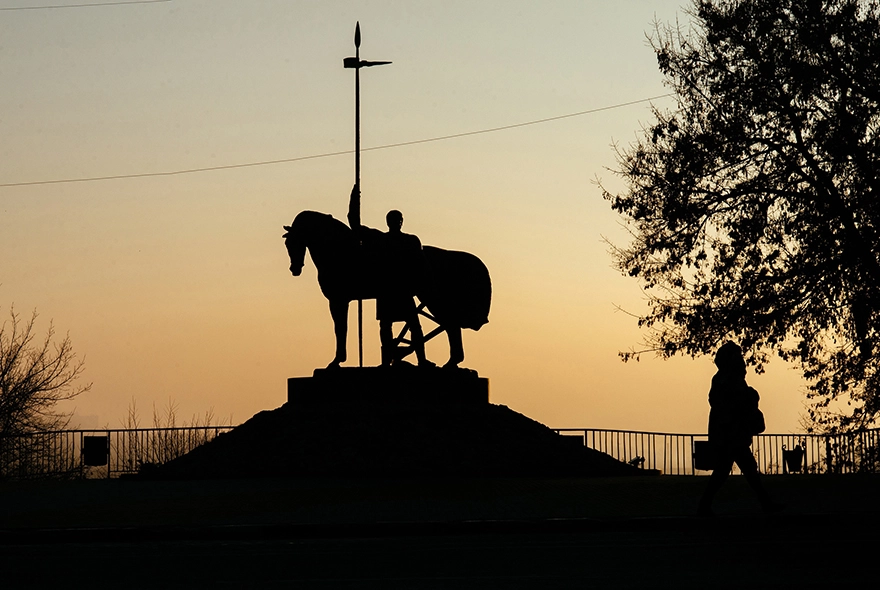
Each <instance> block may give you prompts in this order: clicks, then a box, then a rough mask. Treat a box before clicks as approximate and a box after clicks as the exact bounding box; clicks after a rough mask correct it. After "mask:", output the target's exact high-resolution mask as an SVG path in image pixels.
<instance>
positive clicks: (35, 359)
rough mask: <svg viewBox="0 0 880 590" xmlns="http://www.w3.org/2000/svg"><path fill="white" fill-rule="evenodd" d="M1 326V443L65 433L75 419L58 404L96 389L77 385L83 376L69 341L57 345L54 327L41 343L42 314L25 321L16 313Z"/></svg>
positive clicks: (81, 368) (59, 342) (81, 366)
mask: <svg viewBox="0 0 880 590" xmlns="http://www.w3.org/2000/svg"><path fill="white" fill-rule="evenodd" d="M9 314H10V319H8V320H6V321H4V322H3V324H2V325H0V438H3V437H8V436H13V435H18V434H28V433H33V432H40V431H47V430H60V429H62V428H64V427H65V426H67V423H68V421H69V419H70V416H69V415H67V414H64V413H62V412H59V411H57V409H56V404H57V403H58V402H60V401H63V400H69V399H72V398H74V397H76V396H78V395H79V394H81V393H83V392H85V391H88V390H89V389H90V388H91V384H87V385H76V383H75V382H76V380H77V379H78V378H79V376H80V374H81V373H82V371H83V361H82V360H77V358H76V353H74V352H73V346H72V345H71V342H70V337H69V336H67V335H65V336H64V338H63V339H61V340H60V341H55V329H54V327H53V326H52V324H51V323H50V324H49V329H48V332H47V333H46V337H45V338H44V339H43V340H42V341H39V340H37V339H36V336H37V335H36V333H35V328H34V324H35V322H36V319H37V312H36V311H34V312H33V314H31V317H30V319H28V320H27V321H22V320H21V317H20V316H19V314H17V313H16V312H15V309H14V308H13V309H11V310H10V312H9Z"/></svg>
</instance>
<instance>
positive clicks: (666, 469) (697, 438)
mask: <svg viewBox="0 0 880 590" xmlns="http://www.w3.org/2000/svg"><path fill="white" fill-rule="evenodd" d="M553 430H554V431H555V432H557V433H559V434H561V435H564V436H578V437H581V438H582V439H583V441H584V445H586V446H587V447H589V448H591V449H595V450H597V451H600V452H602V453H605V454H607V455H611V456H612V457H614V458H615V459H617V460H618V461H623V462H624V463H630V464H632V465H636V466H639V467H642V468H644V469H656V470H658V471H660V472H661V473H664V474H669V475H708V474H709V473H710V471H706V470H702V469H697V468H695V461H694V449H695V443H699V442H701V441H707V440H708V435H706V434H676V433H669V432H642V431H634V430H608V429H601V428H554V429H553ZM752 452H753V453H754V455H755V459H756V460H757V462H758V469H759V471H760V472H761V473H764V474H783V473H795V472H797V473H878V472H880V429H877V428H875V429H871V430H862V431H858V432H848V433H842V434H759V435H757V436H755V437H754V438H753V439H752ZM734 471H735V472H737V470H736V469H734Z"/></svg>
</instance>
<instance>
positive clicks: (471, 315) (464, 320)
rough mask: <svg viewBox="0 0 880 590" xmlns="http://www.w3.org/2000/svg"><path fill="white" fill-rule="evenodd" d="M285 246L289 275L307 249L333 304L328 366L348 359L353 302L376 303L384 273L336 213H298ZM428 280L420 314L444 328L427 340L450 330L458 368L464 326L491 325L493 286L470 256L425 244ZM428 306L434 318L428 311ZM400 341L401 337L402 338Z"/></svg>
mask: <svg viewBox="0 0 880 590" xmlns="http://www.w3.org/2000/svg"><path fill="white" fill-rule="evenodd" d="M284 230H285V232H286V233H285V234H284V236H282V237H284V244H285V246H286V247H287V253H288V254H289V256H290V272H291V274H293V276H295V277H296V276H299V275H300V273H302V269H303V265H304V264H305V253H306V249H307V248H308V250H309V254H310V255H311V257H312V261H313V262H314V263H315V267H316V268H317V269H318V284H319V285H320V287H321V292H322V293H323V294H324V297H326V298H327V300H328V301H329V302H330V315H331V316H332V317H333V326H334V332H335V333H336V356H335V357H334V358H333V361H331V362H330V364H329V365H328V368H331V367H338V366H339V364H340V363H342V362H344V361H345V360H346V357H347V354H346V338H347V335H348V304H349V303H350V302H351V301H353V300H356V299H375V298H376V296H377V294H378V293H379V292H380V288H381V285H380V284H379V281H380V277H381V276H382V273H380V272H377V267H378V262H377V261H376V260H375V259H374V258H373V257H372V256H371V254H370V252H369V251H366V250H365V249H364V248H362V247H361V246H360V244H359V243H358V239H357V237H356V236H355V233H354V232H353V231H352V230H351V229H350V228H349V227H348V226H347V225H345V224H344V223H342V222H341V221H339V220H338V219H335V218H334V217H333V216H332V215H328V214H326V213H318V212H316V211H303V212H301V213H299V214H298V215H297V216H296V218H295V219H294V220H293V223H291V224H290V225H289V226H288V225H285V226H284ZM423 252H424V259H425V266H426V268H425V272H424V276H425V280H423V281H421V283H422V285H421V287H420V288H419V290H418V292H417V293H416V296H417V297H418V298H419V301H420V302H421V303H422V305H421V306H420V308H419V309H420V313H421V314H422V315H425V316H427V317H429V318H431V319H433V320H434V321H435V322H436V323H437V324H438V326H439V328H438V329H437V330H435V331H433V332H432V333H430V334H428V335H426V337H425V340H426V341H427V340H428V339H430V338H432V337H433V336H435V335H436V334H437V333H438V332H441V331H445V332H446V335H447V338H448V339H449V361H447V363H446V364H445V365H444V366H445V367H457V366H458V365H459V363H461V362H462V361H463V360H464V347H463V345H462V341H461V330H462V328H469V329H471V330H479V329H480V328H481V327H482V326H483V325H484V324H485V323H487V322H488V321H489V306H490V303H491V300H492V283H491V281H490V279H489V270H488V269H487V268H486V265H484V264H483V262H482V261H481V260H480V259H479V258H477V257H476V256H474V255H473V254H469V253H467V252H456V251H453V250H443V249H442V248H435V247H433V246H424V247H423ZM424 308H427V309H428V310H429V311H430V314H428V313H425V312H424V311H423V309H424ZM399 339H400V338H398V340H399Z"/></svg>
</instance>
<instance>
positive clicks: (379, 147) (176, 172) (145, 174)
mask: <svg viewBox="0 0 880 590" xmlns="http://www.w3.org/2000/svg"><path fill="white" fill-rule="evenodd" d="M669 96H672V94H671V93H670V94H660V95H658V96H652V97H650V98H642V99H639V100H632V101H629V102H621V103H617V104H613V105H609V106H604V107H598V108H595V109H588V110H586V111H578V112H576V113H568V114H567V115H558V116H556V117H547V118H545V119H535V120H533V121H526V122H525V123H514V124H512V125H502V126H501V127H490V128H488V129H478V130H476V131H466V132H464V133H454V134H452V135H441V136H439V137H429V138H426V139H415V140H412V141H403V142H400V143H389V144H385V145H377V146H373V147H368V148H361V151H362V152H371V151H375V150H385V149H390V148H396V147H403V146H407V145H418V144H420V143H431V142H434V141H444V140H447V139H456V138H459V137H468V136H471V135H481V134H483V133H494V132H496V131H504V130H507V129H516V128H518V127H526V126H529V125H538V124H539V123H549V122H551V121H559V120H561V119H570V118H571V117H580V116H582V115H590V114H593V113H599V112H602V111H610V110H612V109H619V108H621V107H627V106H632V105H635V104H641V103H644V102H649V101H652V100H657V99H660V98H667V97H669ZM351 153H354V150H344V151H340V152H325V153H323V154H312V155H310V156H298V157H295V158H280V159H277V160H261V161H258V162H245V163H242V164H223V165H220V166H207V167H204V168H186V169H182V170H167V171H164V172H141V173H135V174H113V175H107V176H90V177H83V178H59V179H55V180H33V181H28V182H7V183H2V184H0V188H8V187H15V186H36V185H41V184H71V183H74V182H96V181H99V180H122V179H126V178H150V177H154V176H178V175H181V174H194V173H196V172H214V171H217V170H233V169H235V168H252V167H254V166H271V165H273V164H287V163H290V162H301V161H303V160H315V159H318V158H329V157H331V156H343V155H346V154H351Z"/></svg>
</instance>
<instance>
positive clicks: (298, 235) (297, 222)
mask: <svg viewBox="0 0 880 590" xmlns="http://www.w3.org/2000/svg"><path fill="white" fill-rule="evenodd" d="M301 216H302V214H300V215H297V216H296V218H295V219H294V220H293V221H292V222H291V223H290V225H284V226H282V227H283V228H284V235H283V236H281V237H282V238H284V245H285V246H286V247H287V255H288V256H290V274H292V275H293V276H295V277H298V276H299V275H300V274H302V269H303V265H304V264H305V260H306V236H305V232H304V228H303V223H302V220H301Z"/></svg>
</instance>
